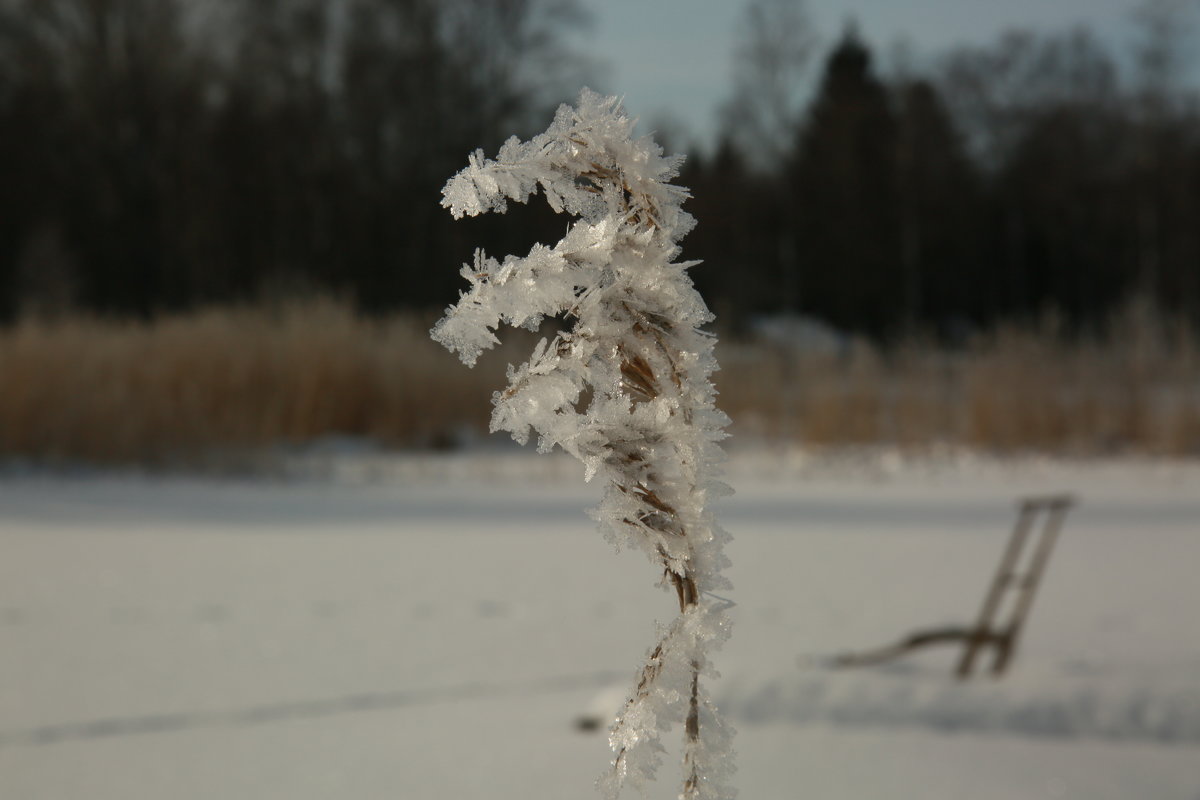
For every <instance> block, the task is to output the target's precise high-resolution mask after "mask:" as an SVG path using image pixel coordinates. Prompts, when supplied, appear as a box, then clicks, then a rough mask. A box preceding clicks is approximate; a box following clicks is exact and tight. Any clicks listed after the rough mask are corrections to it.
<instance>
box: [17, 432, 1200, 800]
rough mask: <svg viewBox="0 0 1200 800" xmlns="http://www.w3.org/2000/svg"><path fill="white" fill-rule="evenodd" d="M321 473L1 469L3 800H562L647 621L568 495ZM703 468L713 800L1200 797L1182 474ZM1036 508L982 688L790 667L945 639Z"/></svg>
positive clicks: (912, 667) (583, 785)
mask: <svg viewBox="0 0 1200 800" xmlns="http://www.w3.org/2000/svg"><path fill="white" fill-rule="evenodd" d="M319 466H323V467H324V468H323V469H317V468H316V467H315V466H314V465H313V464H311V463H310V464H308V465H307V467H306V468H305V469H302V470H299V472H300V473H302V474H300V475H299V476H297V475H293V476H292V477H289V478H286V479H283V478H280V479H268V478H263V477H258V478H251V479H240V480H234V479H199V478H194V477H193V478H187V477H145V476H135V475H127V474H125V475H121V474H111V473H99V474H96V473H92V474H83V475H80V474H77V475H71V476H68V475H62V474H58V475H47V474H45V473H40V472H36V471H34V472H29V471H27V472H20V471H17V470H9V471H8V472H6V473H5V474H4V476H3V477H0V798H4V800H8V798H13V800H26V798H36V799H39V800H40V799H41V798H46V799H48V800H73V799H74V798H80V799H81V800H82V799H83V798H87V800H109V799H110V798H111V799H112V800H116V799H117V798H121V800H127V798H171V799H172V800H191V799H192V798H196V799H197V800H199V798H205V799H208V798H222V799H223V800H251V799H253V800H265V799H267V798H281V799H282V798H287V799H288V800H305V799H306V798H333V797H337V798H356V799H358V800H365V799H367V798H414V799H417V800H423V799H425V798H430V799H432V798H455V800H460V799H461V798H474V797H480V798H483V797H486V798H490V799H491V800H510V799H512V800H516V798H520V799H521V800H526V799H527V798H567V797H571V798H589V797H593V796H595V795H594V793H593V791H592V789H591V786H592V781H593V779H594V778H595V777H596V776H597V775H598V774H599V772H600V771H601V770H602V769H603V768H604V766H605V764H606V763H607V759H608V752H607V746H606V743H605V741H604V736H603V734H602V733H596V732H592V733H588V732H583V731H581V730H579V729H578V728H577V724H576V723H577V721H578V719H579V718H580V717H581V716H583V715H587V714H589V713H592V709H593V708H601V709H613V710H615V708H614V706H615V705H616V704H618V703H619V702H620V698H619V695H620V693H621V692H623V691H624V690H625V688H627V686H628V684H629V683H630V681H631V680H632V677H633V674H634V672H635V671H636V669H637V667H638V666H639V664H640V659H641V657H642V655H643V653H644V651H645V649H646V648H647V647H649V646H650V645H651V644H652V643H653V641H654V640H655V631H654V620H655V619H656V618H657V619H659V620H662V621H666V620H669V619H670V618H671V617H672V616H673V614H674V608H673V605H674V599H673V596H672V595H669V594H667V593H664V592H662V591H661V590H659V589H656V588H655V587H654V585H653V584H654V582H655V580H656V578H657V575H656V574H655V570H654V568H653V567H652V566H651V565H650V564H649V563H648V562H646V561H645V560H644V559H643V558H642V556H640V555H638V554H634V553H622V554H620V555H616V554H614V553H613V552H612V550H611V548H610V546H609V545H608V544H607V543H606V542H605V541H603V539H601V538H600V537H599V536H598V535H597V534H596V533H595V532H594V530H593V524H592V523H591V522H590V521H589V519H588V518H587V517H586V515H585V514H584V512H583V509H584V508H586V507H588V506H590V505H593V504H594V503H595V500H596V496H597V487H588V486H585V485H583V484H582V483H581V481H580V475H579V468H578V467H577V466H575V465H574V464H572V463H570V462H567V461H564V460H559V459H556V458H548V457H536V456H532V455H530V454H520V455H510V454H508V453H506V452H500V453H492V454H477V455H474V456H446V457H438V458H428V457H424V458H422V457H415V456H407V457H388V456H382V455H371V454H369V453H367V454H360V455H354V454H349V455H344V456H338V457H334V458H333V459H332V460H330V461H328V462H327V463H324V464H323V465H319ZM729 480H730V482H731V483H732V484H733V485H734V487H735V488H736V489H737V491H738V494H737V495H736V496H735V497H733V498H730V499H728V500H724V501H722V502H721V504H720V505H719V506H718V513H719V514H720V516H721V518H722V520H723V522H724V523H725V525H726V527H728V528H729V529H730V530H731V531H732V532H733V534H734V536H735V541H734V543H733V544H732V545H731V547H730V549H729V554H730V557H731V558H732V559H733V562H734V566H733V568H732V569H731V570H730V572H729V574H730V577H731V579H732V580H733V581H734V583H735V586H736V588H735V590H734V591H733V592H731V593H730V594H729V597H730V599H731V600H733V601H735V602H736V603H737V606H736V607H735V608H734V610H733V612H732V613H733V615H734V618H735V625H736V627H735V629H734V636H733V638H732V640H731V641H730V643H729V644H728V645H727V647H726V649H725V650H724V651H723V652H722V653H721V654H719V655H718V658H717V661H718V666H719V667H720V669H721V671H722V673H723V675H724V677H723V678H722V679H721V681H719V682H718V683H717V684H716V685H715V686H714V694H715V695H716V697H717V699H718V701H719V704H720V705H721V707H722V708H723V709H724V710H725V711H727V713H728V714H729V716H730V718H731V720H732V721H733V723H734V725H735V726H736V727H737V728H738V731H739V733H738V737H737V746H738V751H739V753H740V757H739V762H740V771H739V774H738V778H737V784H738V785H739V786H740V788H741V790H742V797H744V798H747V800H748V799H749V798H756V799H757V798H768V799H770V798H801V797H814V798H815V797H820V798H856V799H865V798H885V797H886V798H898V797H900V798H909V797H912V798H955V799H956V800H957V798H997V799H998V798H1015V797H1021V798H1050V797H1066V798H1075V797H1078V798H1087V799H1088V800H1103V799H1104V798H1114V799H1115V798H1135V797H1136V798H1141V797H1153V798H1164V799H1167V800H1171V799H1174V798H1179V799H1180V800H1197V799H1198V798H1200V622H1197V616H1198V615H1200V578H1198V577H1197V571H1198V567H1200V465H1198V464H1195V463H1192V464H1184V463H1173V464H1172V463H1152V462H1145V461H1113V462H1075V463H1069V462H1052V461H1034V460H1017V461H997V460H990V459H976V458H964V457H958V458H951V457H945V458H940V459H925V460H922V461H918V462H906V461H904V460H903V459H900V458H898V457H895V456H889V455H887V454H883V455H880V454H878V453H875V454H867V455H863V456H860V457H853V456H846V455H843V456H839V457H836V458H813V457H807V458H805V457H801V456H799V455H792V456H788V457H784V456H772V455H768V454H765V453H757V454H747V455H742V456H739V457H737V458H735V459H734V461H733V462H732V463H731V471H730V475H729ZM1047 491H1070V492H1073V493H1074V494H1075V495H1076V496H1077V497H1078V498H1079V500H1080V501H1081V504H1080V506H1079V507H1078V508H1076V509H1075V510H1073V511H1072V512H1071V514H1070V516H1069V517H1068V519H1067V524H1066V528H1065V530H1064V533H1063V537H1062V539H1061V541H1060V542H1059V546H1058V548H1057V550H1056V552H1055V554H1054V557H1053V559H1052V560H1051V562H1050V567H1049V570H1048V574H1047V576H1046V581H1045V584H1044V586H1043V588H1042V590H1041V592H1040V593H1039V595H1038V597H1037V601H1036V603H1035V605H1034V609H1033V613H1032V617H1031V620H1030V623H1029V625H1028V627H1027V629H1026V633H1025V636H1024V638H1023V640H1022V642H1021V648H1020V652H1019V653H1018V655H1017V657H1016V662H1015V665H1014V667H1013V669H1012V671H1011V672H1010V674H1009V675H1007V676H1006V677H1005V678H1004V679H1003V680H1001V681H999V682H994V681H991V680H988V679H981V680H979V681H975V682H970V683H966V684H960V683H957V682H955V681H953V680H952V679H951V678H950V677H949V673H950V670H951V666H952V664H953V661H954V657H955V655H956V652H955V651H954V650H953V649H952V648H951V649H948V650H944V651H931V652H928V653H924V654H919V655H917V656H914V657H912V658H909V659H907V660H904V661H900V662H896V663H894V664H892V665H890V666H887V667H877V668H872V669H859V670H854V671H833V670H831V669H828V668H827V667H825V666H823V663H824V662H823V658H824V657H825V656H828V655H830V654H835V653H841V652H845V651H848V650H859V649H864V648H870V647H872V646H875V645H882V644H885V643H888V642H890V641H893V640H895V639H897V638H898V637H900V636H901V635H903V634H906V633H909V632H911V631H913V630H916V629H920V628H929V627H935V626H938V625H943V624H954V623H967V622H970V621H972V620H973V619H974V617H975V615H976V613H977V610H978V605H979V603H980V601H981V599H982V595H983V591H984V589H985V587H986V584H987V582H988V580H989V579H990V577H991V574H992V571H993V569H994V568H995V565H996V562H997V560H998V558H999V554H1000V552H1001V550H1002V548H1003V547H1004V544H1005V540H1006V538H1007V535H1008V532H1009V529H1010V527H1011V524H1012V521H1013V518H1014V501H1015V499H1016V498H1017V497H1020V496H1022V495H1025V494H1029V493H1044V492H1047ZM614 687H615V688H614ZM614 691H615V695H614ZM676 778H677V770H676V769H675V767H674V765H673V764H670V763H668V764H667V765H666V767H665V768H664V770H663V773H662V776H661V780H660V782H659V785H658V786H657V787H655V790H654V791H653V792H652V793H651V794H650V795H649V796H650V797H652V798H668V797H674V795H675V793H676V791H677V789H676V783H677V780H676ZM631 796H634V795H631Z"/></svg>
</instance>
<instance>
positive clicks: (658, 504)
mask: <svg viewBox="0 0 1200 800" xmlns="http://www.w3.org/2000/svg"><path fill="white" fill-rule="evenodd" d="M633 126H634V120H632V119H631V118H630V117H628V116H627V115H626V114H625V112H624V110H623V109H622V108H621V105H620V102H619V100H618V99H617V98H616V97H604V96H601V95H598V94H596V93H595V92H592V91H590V90H587V89H585V90H584V91H583V93H582V94H581V95H580V98H579V102H578V105H577V106H575V107H574V108H572V107H571V106H568V105H563V106H561V107H560V108H559V110H558V113H557V114H556V115H555V118H554V122H553V124H551V126H550V128H549V129H548V130H547V131H546V132H545V133H543V134H540V135H538V136H535V137H534V138H533V139H531V140H530V141H528V142H521V141H519V140H517V139H516V138H515V137H514V138H512V139H509V140H508V141H507V142H505V144H504V145H503V147H501V148H500V152H499V154H498V155H497V157H496V158H495V159H488V158H486V157H485V156H484V154H483V153H482V151H476V152H475V153H473V154H472V155H471V156H470V157H469V160H468V165H467V167H466V168H465V169H463V170H462V171H461V172H459V173H458V174H457V175H455V176H454V177H453V178H452V179H451V180H450V181H449V182H448V183H447V184H446V186H445V188H444V189H443V190H442V194H443V200H442V205H443V206H445V207H446V208H448V209H450V212H451V213H452V214H453V215H454V217H455V218H456V219H457V218H461V217H463V216H464V215H466V216H474V215H476V214H481V213H484V212H486V211H499V212H503V211H504V210H505V209H506V207H507V204H508V202H510V201H515V202H518V203H524V202H526V201H527V200H528V199H529V197H530V196H532V195H534V194H536V193H537V192H538V191H539V190H540V191H541V193H542V194H543V195H544V196H545V198H546V200H547V202H549V204H550V206H551V207H552V208H553V209H554V210H555V211H557V212H565V213H568V214H571V215H573V216H575V217H578V219H577V220H575V221H574V222H573V223H572V224H571V225H570V227H569V228H568V230H567V233H566V235H565V236H564V237H563V239H562V240H561V241H560V242H558V243H557V244H556V245H554V246H553V247H546V246H544V245H540V244H539V245H535V246H534V247H533V249H532V250H530V252H529V254H528V255H527V256H524V257H516V256H511V255H510V256H507V257H505V259H504V260H503V261H497V260H496V259H494V258H489V257H488V256H486V255H485V254H484V253H483V252H482V251H478V252H476V254H475V259H474V263H472V264H468V265H464V267H463V270H462V275H463V277H464V278H465V279H466V280H467V282H468V283H469V288H468V289H467V290H466V291H465V292H464V293H463V294H462V295H461V297H460V298H459V301H458V303H457V304H456V305H454V306H452V307H450V308H449V309H448V310H447V313H446V316H445V317H444V318H443V319H442V320H441V321H440V322H438V323H437V325H436V326H435V327H434V329H433V331H432V335H433V338H434V339H435V340H437V341H438V342H440V343H442V344H443V345H445V346H446V347H448V348H449V349H450V350H452V351H455V352H457V353H458V355H459V356H460V357H461V358H462V360H463V361H464V362H465V363H466V364H467V365H468V366H470V365H473V364H474V363H475V360H476V359H477V358H478V357H479V355H480V354H481V353H482V352H483V351H484V350H487V349H489V348H490V347H492V346H493V345H495V344H496V343H497V342H498V341H499V340H498V339H497V338H496V333H495V332H496V330H497V329H498V328H499V326H500V324H501V323H504V324H507V325H513V326H518V327H525V328H528V329H530V330H537V329H538V326H539V325H540V324H541V322H542V321H543V320H544V319H545V318H547V317H560V318H561V319H562V320H563V323H564V328H565V329H564V330H562V331H560V332H559V333H558V334H556V335H555V336H554V337H553V338H552V339H551V340H549V341H547V340H546V339H542V340H541V341H540V342H539V343H538V345H537V347H536V348H535V349H534V352H533V354H532V356H531V357H530V358H529V360H528V361H526V362H525V363H524V364H522V365H520V366H518V367H512V366H510V367H509V371H508V386H507V388H505V389H504V390H503V391H500V392H497V393H496V394H495V396H494V398H493V403H494V406H495V408H494V411H493V413H492V421H491V429H492V430H493V431H501V430H503V431H508V432H509V433H510V434H512V436H513V438H514V439H516V440H517V441H518V442H520V443H522V444H524V443H525V442H527V441H528V440H529V438H530V436H531V435H533V434H536V435H537V439H538V449H539V450H540V451H542V452H548V451H550V450H552V449H553V448H554V447H555V446H556V445H557V446H559V447H561V448H562V449H563V450H565V451H566V452H568V453H570V454H572V455H573V456H575V457H576V458H578V459H579V460H580V461H581V462H583V464H584V466H585V476H586V479H587V480H592V479H594V478H599V479H600V481H601V482H602V484H603V487H604V495H603V499H602V501H601V503H600V505H599V506H598V507H597V508H595V509H594V510H593V511H592V512H591V513H592V515H593V516H594V517H595V519H596V520H597V521H598V522H599V523H600V528H601V530H602V531H603V532H604V533H605V535H606V537H607V538H609V539H610V540H611V541H612V542H614V543H615V544H616V545H617V546H618V547H622V546H627V547H636V548H638V549H640V550H642V551H643V552H644V553H645V554H646V556H647V557H648V558H649V559H650V560H651V561H652V562H653V563H654V564H655V565H656V566H657V567H659V568H661V569H662V571H663V581H662V585H663V586H664V588H666V589H667V590H668V591H673V592H674V593H675V595H676V598H677V599H678V602H679V609H680V613H679V616H678V617H676V618H675V620H674V621H673V622H672V623H671V624H669V625H667V626H666V627H665V628H663V629H662V630H661V631H660V639H659V641H658V643H657V644H656V645H655V646H654V647H653V648H651V650H650V651H649V653H648V654H647V658H646V663H645V664H644V666H643V667H642V668H641V669H640V671H639V673H638V675H637V679H636V685H635V687H634V689H633V691H632V693H631V694H630V696H629V699H628V701H627V702H626V704H625V707H624V709H623V710H622V711H621V713H620V714H619V715H618V716H617V719H616V720H615V722H614V723H613V726H612V729H611V733H610V739H609V741H610V743H611V745H612V748H613V752H614V759H613V762H612V765H611V769H609V770H608V771H607V772H606V773H605V774H604V775H603V776H601V778H600V781H599V786H600V789H601V791H602V792H603V793H604V794H605V795H606V796H607V797H609V798H616V797H617V796H618V794H619V793H620V791H621V788H622V786H623V785H624V784H625V783H627V782H628V783H630V784H633V785H637V784H640V783H642V782H644V781H647V780H650V779H652V778H653V776H654V773H655V770H656V768H657V767H658V765H659V762H660V761H661V754H662V752H663V746H662V743H661V741H660V739H661V735H662V733H663V732H664V731H667V730H669V729H670V728H671V726H672V724H674V723H679V724H681V725H682V726H683V736H684V746H683V789H682V793H681V794H680V797H681V798H684V799H685V800H723V799H725V798H731V797H733V796H734V791H733V790H732V789H731V788H730V787H729V786H728V777H729V775H730V773H731V772H732V770H733V763H732V750H731V748H730V738H731V735H732V731H731V729H730V728H729V727H728V726H727V725H725V724H724V722H723V721H722V720H721V719H720V717H719V716H718V715H717V713H716V710H715V709H714V707H713V706H712V704H711V702H710V700H709V697H708V694H707V693H706V692H705V689H704V686H703V684H702V682H701V678H702V677H704V676H712V675H714V674H715V673H714V672H713V670H712V666H711V663H710V659H709V654H710V653H711V652H712V651H713V650H714V649H715V648H717V647H719V646H720V645H721V644H722V643H723V642H724V641H725V639H726V638H727V637H728V634H729V620H728V617H727V615H726V612H725V606H724V604H722V603H720V602H714V599H713V598H712V597H711V595H710V594H709V593H710V592H712V591H715V590H720V589H724V588H727V587H728V583H727V581H726V580H725V578H724V577H722V575H721V570H722V568H724V567H725V566H726V565H727V560H726V558H725V556H724V554H723V547H724V545H725V543H726V542H727V541H728V539H729V536H728V534H727V533H726V532H725V531H724V530H722V528H721V527H720V526H719V525H718V524H717V522H716V521H715V519H714V518H713V515H712V513H711V512H710V511H709V510H708V501H709V500H710V499H712V498H714V497H716V496H719V495H722V494H726V493H728V491H729V490H728V488H727V487H726V486H725V485H724V484H722V483H721V482H720V480H719V475H720V463H721V461H722V459H723V454H722V452H721V449H720V446H719V444H718V442H719V441H720V440H721V439H723V438H724V436H725V433H724V428H725V426H726V424H727V423H728V419H727V418H726V417H725V415H724V414H722V413H721V412H720V411H718V410H717V409H716V406H715V404H714V399H715V394H716V392H715V390H714V389H713V386H712V383H711V382H710V380H709V378H710V376H711V374H712V372H713V371H714V370H715V369H716V368H717V365H716V361H715V359H714V357H713V346H714V344H715V339H714V337H713V336H712V335H710V334H709V333H707V332H705V331H703V330H701V326H703V325H704V324H706V323H708V322H709V321H711V320H712V315H711V314H710V313H709V310H708V308H707V307H706V306H705V304H704V301H703V300H702V299H701V297H700V295H699V294H698V293H697V292H696V290H695V288H694V287H693V285H692V282H691V279H690V278H689V277H688V274H687V269H688V268H689V267H691V266H693V265H694V263H695V262H686V261H685V262H676V261H674V259H675V257H676V256H677V255H678V254H679V246H678V242H679V240H680V239H682V238H683V236H684V235H685V234H687V232H688V231H689V230H691V228H692V226H693V224H694V222H693V220H692V217H691V216H690V215H689V214H688V213H687V212H685V211H683V210H682V209H681V208H680V206H681V204H682V203H683V201H684V200H686V199H687V197H688V196H689V195H688V193H687V190H686V189H684V188H682V187H679V186H675V185H672V184H671V183H669V181H670V180H671V179H672V178H674V177H675V176H676V175H677V174H678V169H679V165H680V163H681V162H682V158H681V157H667V156H664V155H663V152H662V149H661V148H660V147H659V146H658V145H657V144H655V143H654V142H653V141H652V140H651V139H650V138H649V137H640V138H635V137H634V136H633Z"/></svg>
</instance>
